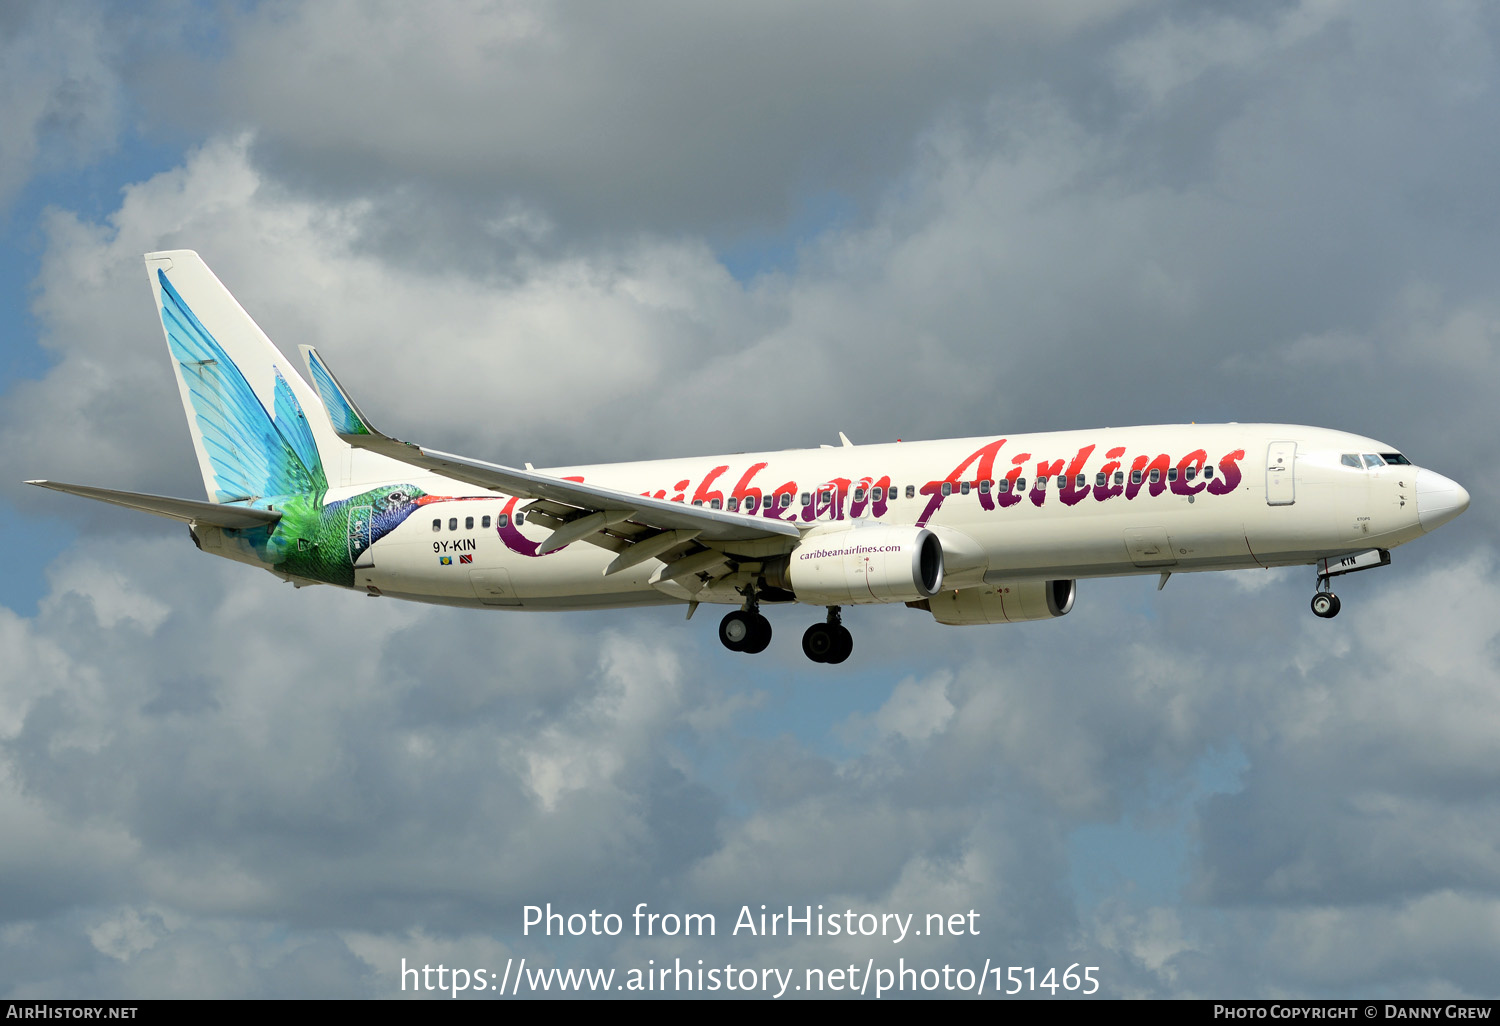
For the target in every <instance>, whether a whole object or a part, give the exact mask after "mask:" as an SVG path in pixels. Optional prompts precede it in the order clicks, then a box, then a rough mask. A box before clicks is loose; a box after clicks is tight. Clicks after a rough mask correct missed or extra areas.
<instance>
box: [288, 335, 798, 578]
mask: <svg viewBox="0 0 1500 1026" xmlns="http://www.w3.org/2000/svg"><path fill="white" fill-rule="evenodd" d="M302 355H303V358H304V359H305V360H306V361H307V368H308V370H309V371H310V372H311V374H312V378H313V383H314V385H315V386H316V388H317V390H318V396H319V398H321V399H322V401H323V406H324V409H326V410H327V411H328V417H329V419H330V420H331V421H332V422H333V427H334V430H335V431H336V432H337V433H338V436H339V437H340V438H341V439H343V440H344V441H346V442H348V443H349V444H350V445H353V446H355V447H356V448H361V449H370V450H372V451H374V452H378V453H380V454H381V455H383V456H388V457H390V458H392V459H396V460H400V461H401V462H403V463H408V464H410V465H412V466H414V467H421V468H422V469H424V470H430V471H434V472H436V473H439V474H442V475H443V476H444V477H452V478H457V479H458V480H460V481H467V482H468V483H470V484H472V485H477V486H478V487H480V488H485V489H489V490H491V491H497V492H501V493H503V494H505V495H516V496H520V497H521V498H527V499H540V500H546V502H548V503H556V504H559V505H561V506H563V507H567V508H568V509H569V510H571V511H574V512H570V513H564V514H563V515H562V516H558V515H557V513H558V512H561V511H557V510H555V509H554V510H551V511H549V512H551V513H552V517H553V519H554V520H556V521H559V522H561V524H562V526H560V527H558V528H557V533H556V534H554V535H553V536H552V538H549V539H548V540H547V541H546V542H544V543H543V546H544V551H546V550H550V549H553V548H558V547H560V546H561V545H563V544H567V542H568V541H576V540H579V539H584V538H587V537H588V535H591V534H594V533H596V532H598V531H602V530H604V529H605V528H606V527H608V526H610V525H611V524H617V523H625V522H629V523H632V524H638V525H641V526H643V527H648V528H655V529H656V530H658V531H674V532H685V534H684V535H682V536H681V537H682V539H683V541H686V540H687V539H688V538H689V537H692V536H693V535H696V537H697V541H698V542H699V543H700V544H707V545H711V546H714V545H718V544H719V543H724V542H735V541H751V540H756V539H764V538H770V537H774V536H783V537H786V538H798V537H800V536H801V532H800V531H799V530H798V528H797V525H796V524H792V523H788V522H787V521H785V520H775V519H771V518H768V517H757V516H750V515H748V514H744V513H731V512H729V511H727V510H718V509H709V508H707V507H704V506H691V505H688V504H686V503H681V502H668V501H666V500H664V499H653V498H649V497H647V496H644V495H635V494H632V493H630V492H623V491H620V490H618V489H615V488H604V487H601V486H599V485H592V484H587V483H585V482H580V481H566V480H563V479H562V478H560V477H555V476H553V475H551V474H543V473H539V472H537V471H534V470H520V469H517V468H515V467H506V466H501V465H499V464H495V463H484V462H482V461H480V460H472V459H468V458H466V457H463V456H455V455H453V454H452V453H446V452H439V451H438V450H436V449H428V448H425V447H423V446H420V445H414V444H412V443H410V442H402V441H400V440H398V439H395V438H392V437H390V436H389V435H386V434H382V433H381V432H379V431H376V430H375V428H373V427H372V426H371V425H370V421H369V418H367V417H366V416H365V415H364V414H363V413H362V412H361V411H360V409H359V407H357V406H355V405H354V402H353V401H352V400H351V399H350V398H349V396H348V393H346V392H345V391H344V389H343V387H342V386H341V385H339V383H338V381H337V379H335V378H334V376H333V374H332V372H331V371H329V369H328V367H327V365H326V364H325V363H324V362H323V360H322V358H321V357H320V356H319V355H318V353H317V351H316V350H315V349H313V348H312V347H311V346H303V347H302Z"/></svg>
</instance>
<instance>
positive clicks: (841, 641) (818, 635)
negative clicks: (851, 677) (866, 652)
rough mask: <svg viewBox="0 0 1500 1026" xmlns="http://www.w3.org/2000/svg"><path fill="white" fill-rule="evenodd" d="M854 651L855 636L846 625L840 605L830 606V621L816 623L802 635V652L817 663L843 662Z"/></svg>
mask: <svg viewBox="0 0 1500 1026" xmlns="http://www.w3.org/2000/svg"><path fill="white" fill-rule="evenodd" d="M853 651H854V636H853V635H852V634H850V633H849V629H848V628H847V627H845V626H844V623H843V618H842V617H841V616H840V615H839V607H838V606H829V607H828V622H826V623H815V624H813V625H812V626H811V627H809V628H808V629H807V631H806V633H804V634H803V635H802V652H803V654H804V655H806V656H807V658H809V659H811V660H812V661H813V662H815V663H841V662H843V661H844V660H845V659H848V658H849V653H851V652H853Z"/></svg>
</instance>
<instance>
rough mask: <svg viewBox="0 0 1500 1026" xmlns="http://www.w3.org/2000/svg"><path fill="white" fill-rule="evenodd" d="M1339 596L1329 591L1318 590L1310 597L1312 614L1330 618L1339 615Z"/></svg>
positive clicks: (1326, 618)
mask: <svg viewBox="0 0 1500 1026" xmlns="http://www.w3.org/2000/svg"><path fill="white" fill-rule="evenodd" d="M1341 605H1342V603H1340V602H1339V597H1338V596H1337V595H1335V594H1334V593H1333V592H1331V591H1320V592H1318V593H1317V594H1316V595H1314V596H1313V597H1312V611H1313V615H1314V616H1319V617H1322V618H1323V619H1325V620H1330V619H1332V618H1333V617H1335V616H1338V615H1339V607H1340V606H1341Z"/></svg>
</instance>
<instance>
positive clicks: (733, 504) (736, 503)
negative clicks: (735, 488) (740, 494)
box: [729, 496, 740, 513]
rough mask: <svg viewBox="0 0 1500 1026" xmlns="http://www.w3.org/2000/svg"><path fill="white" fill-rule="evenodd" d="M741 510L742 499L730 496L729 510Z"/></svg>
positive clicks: (733, 511) (736, 511) (735, 511)
mask: <svg viewBox="0 0 1500 1026" xmlns="http://www.w3.org/2000/svg"><path fill="white" fill-rule="evenodd" d="M739 511H740V500H739V499H736V498H734V497H733V496H730V498H729V512H731V513H738V512H739Z"/></svg>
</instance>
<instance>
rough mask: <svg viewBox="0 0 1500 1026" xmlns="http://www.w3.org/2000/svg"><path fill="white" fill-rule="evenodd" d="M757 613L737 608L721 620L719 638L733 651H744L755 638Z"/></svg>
mask: <svg viewBox="0 0 1500 1026" xmlns="http://www.w3.org/2000/svg"><path fill="white" fill-rule="evenodd" d="M757 618H758V617H757V615H756V614H754V613H747V612H745V611H744V610H743V609H736V610H735V611H734V612H732V613H728V614H726V615H725V617H724V619H722V620H720V621H719V640H720V641H722V642H723V643H724V647H725V648H727V649H729V651H731V652H743V651H745V650H746V648H747V646H748V645H749V644H750V642H751V641H752V640H753V639H754V638H755V620H756V619H757Z"/></svg>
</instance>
